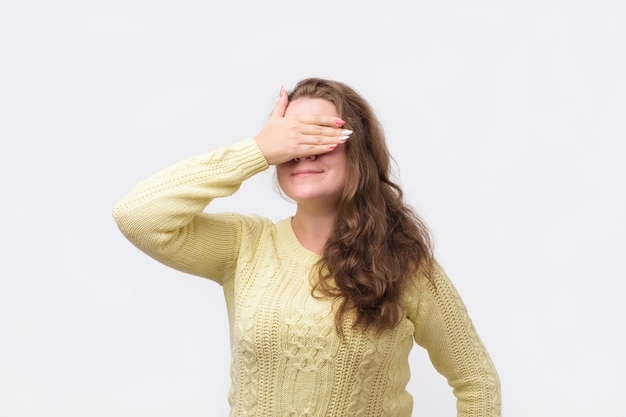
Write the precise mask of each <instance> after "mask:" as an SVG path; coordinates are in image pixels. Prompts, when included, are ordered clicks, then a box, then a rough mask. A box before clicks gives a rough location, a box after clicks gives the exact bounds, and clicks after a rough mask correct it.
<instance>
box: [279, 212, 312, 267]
mask: <svg viewBox="0 0 626 417" xmlns="http://www.w3.org/2000/svg"><path fill="white" fill-rule="evenodd" d="M292 217H293V216H291V217H287V218H286V219H283V220H280V221H279V222H278V223H277V224H276V228H277V230H278V235H279V236H281V237H283V238H284V239H280V242H281V244H280V245H281V246H283V249H285V250H286V251H287V253H290V254H292V255H293V256H294V258H295V259H297V260H299V261H302V262H307V263H313V262H316V261H317V260H318V259H319V258H320V255H319V254H317V253H315V252H313V251H311V250H309V249H307V248H305V247H304V246H302V243H300V241H299V240H298V237H297V236H296V233H295V232H294V231H293V227H292V225H291V219H292Z"/></svg>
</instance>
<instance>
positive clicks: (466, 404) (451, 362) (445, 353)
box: [415, 266, 501, 417]
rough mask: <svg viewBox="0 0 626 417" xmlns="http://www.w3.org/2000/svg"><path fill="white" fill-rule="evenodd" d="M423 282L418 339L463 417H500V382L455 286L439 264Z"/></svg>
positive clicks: (416, 334) (416, 336) (459, 414)
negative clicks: (441, 376)
mask: <svg viewBox="0 0 626 417" xmlns="http://www.w3.org/2000/svg"><path fill="white" fill-rule="evenodd" d="M433 278H434V282H435V285H436V288H435V286H433V285H432V284H431V283H425V282H423V283H422V286H421V291H420V304H419V313H418V319H417V320H418V326H419V327H417V326H416V327H417V330H416V333H415V339H416V341H417V343H419V344H420V345H421V346H423V347H424V348H425V349H426V350H427V351H428V354H429V357H430V359H431V361H432V363H433V366H434V367H435V368H436V369H437V371H438V372H439V373H441V374H442V375H443V376H444V377H445V378H446V379H447V380H448V383H449V384H450V386H451V387H452V388H453V393H454V395H455V396H456V398H457V410H458V416H459V417H500V416H501V397H500V395H501V394H500V381H499V378H498V374H497V371H496V369H495V366H494V364H493V362H492V360H491V358H490V356H489V354H488V352H487V349H486V348H485V346H484V344H483V342H482V341H481V339H480V337H479V335H478V333H477V332H476V329H475V328H474V325H473V323H472V321H471V319H470V317H469V315H468V312H467V309H466V307H465V305H464V303H463V301H462V300H461V297H460V296H459V294H458V292H457V291H456V289H455V288H454V286H453V284H452V282H451V281H450V280H449V279H448V277H447V276H446V274H445V273H444V272H443V270H441V268H440V267H439V266H437V267H436V268H435V271H434V273H433Z"/></svg>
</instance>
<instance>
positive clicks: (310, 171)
mask: <svg viewBox="0 0 626 417" xmlns="http://www.w3.org/2000/svg"><path fill="white" fill-rule="evenodd" d="M322 172H324V171H319V170H315V169H298V170H296V171H293V172H292V173H291V176H292V177H303V176H307V175H314V174H321V173H322Z"/></svg>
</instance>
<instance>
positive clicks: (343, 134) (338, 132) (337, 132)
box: [300, 124, 352, 140]
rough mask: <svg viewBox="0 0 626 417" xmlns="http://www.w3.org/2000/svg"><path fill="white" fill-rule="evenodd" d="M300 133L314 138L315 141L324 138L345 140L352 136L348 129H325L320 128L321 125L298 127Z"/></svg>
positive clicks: (324, 127)
mask: <svg viewBox="0 0 626 417" xmlns="http://www.w3.org/2000/svg"><path fill="white" fill-rule="evenodd" d="M300 133H302V134H304V135H312V136H316V139H318V138H324V137H326V138H328V139H340V140H345V139H348V138H349V137H350V135H351V134H352V131H351V130H349V129H342V128H339V127H326V126H321V125H308V124H303V125H301V127H300ZM318 140H319V139H318Z"/></svg>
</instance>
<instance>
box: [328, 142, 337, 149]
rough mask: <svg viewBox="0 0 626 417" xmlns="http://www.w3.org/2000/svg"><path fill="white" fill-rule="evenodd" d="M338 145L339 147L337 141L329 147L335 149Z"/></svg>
mask: <svg viewBox="0 0 626 417" xmlns="http://www.w3.org/2000/svg"><path fill="white" fill-rule="evenodd" d="M336 147H337V144H336V143H332V144H330V145H328V149H330V150H333V149H335V148H336Z"/></svg>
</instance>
